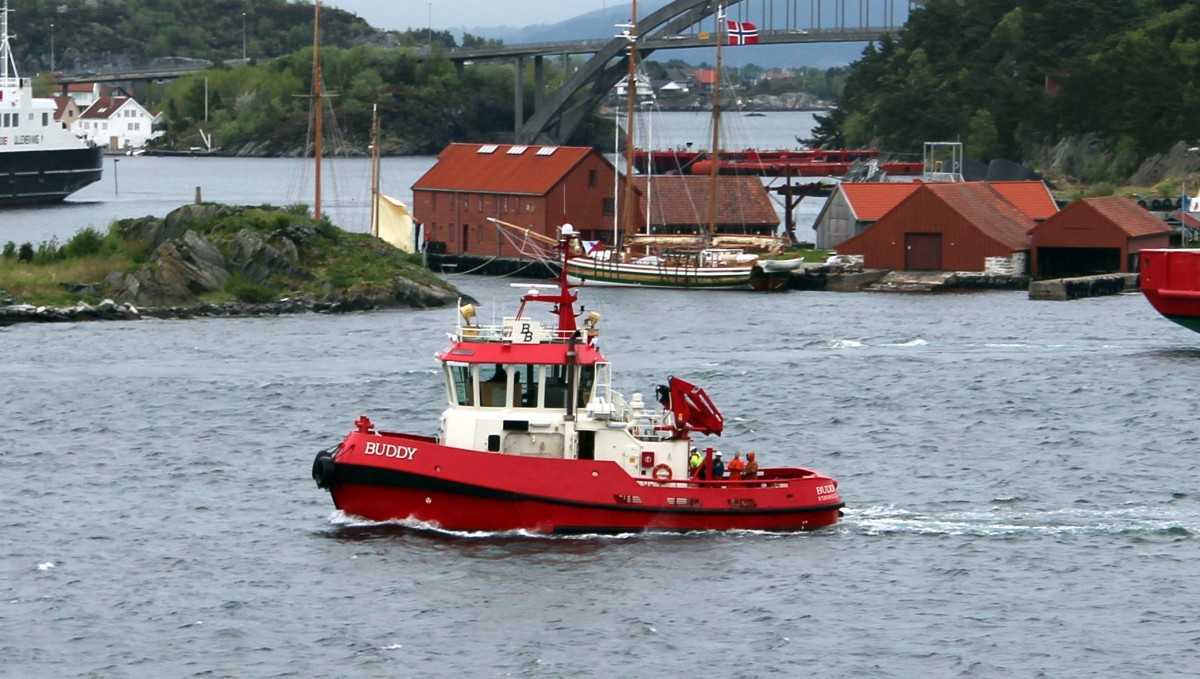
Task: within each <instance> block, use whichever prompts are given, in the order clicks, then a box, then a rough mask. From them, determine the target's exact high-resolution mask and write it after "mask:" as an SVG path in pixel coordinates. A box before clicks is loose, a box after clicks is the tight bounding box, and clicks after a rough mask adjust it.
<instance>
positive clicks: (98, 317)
mask: <svg viewBox="0 0 1200 679" xmlns="http://www.w3.org/2000/svg"><path fill="white" fill-rule="evenodd" d="M462 299H463V300H464V301H467V302H471V303H474V302H475V300H473V299H471V298H470V297H469V296H467V295H463V297H462ZM0 302H2V303H0V327H6V326H10V325H16V324H18V323H78V322H82V321H139V320H142V319H159V320H185V319H192V318H243V317H253V316H284V315H290V314H304V313H317V314H333V313H349V312H353V311H375V310H382V309H413V308H425V307H423V306H421V305H413V304H410V303H382V302H381V301H380V300H378V299H373V298H368V297H349V298H347V299H343V300H339V301H337V302H324V301H318V300H312V299H304V298H295V299H281V300H279V301H278V302H267V303H263V304H249V303H243V302H233V303H229V304H198V305H194V306H160V307H145V308H138V307H137V306H134V305H133V304H130V303H129V302H114V301H113V300H111V299H106V300H104V301H103V302H101V303H99V304H96V305H91V304H88V303H87V302H82V301H81V302H78V303H76V304H75V306H69V307H51V306H34V305H32V304H20V303H16V302H15V301H14V300H12V299H4V295H3V293H0ZM437 306H441V305H440V304H439V305H437Z"/></svg>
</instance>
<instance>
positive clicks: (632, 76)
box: [621, 0, 638, 238]
mask: <svg viewBox="0 0 1200 679" xmlns="http://www.w3.org/2000/svg"><path fill="white" fill-rule="evenodd" d="M632 12H633V18H632V19H631V20H630V22H629V29H628V30H629V33H628V39H629V73H628V75H627V76H626V86H625V91H626V93H627V94H628V95H629V101H628V104H627V106H628V110H627V111H626V118H625V201H624V203H625V204H624V205H622V206H621V212H622V214H623V215H624V220H623V222H622V231H623V232H624V236H625V238H628V237H629V235H630V234H631V233H633V232H634V228H633V217H634V205H633V141H634V139H633V137H634V133H633V110H634V109H635V108H637V40H638V36H637V20H638V8H637V0H633V10H632Z"/></svg>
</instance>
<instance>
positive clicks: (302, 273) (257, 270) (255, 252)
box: [229, 229, 315, 283]
mask: <svg viewBox="0 0 1200 679" xmlns="http://www.w3.org/2000/svg"><path fill="white" fill-rule="evenodd" d="M272 240H274V241H276V244H275V245H274V246H273V245H271V244H269V243H267V241H265V240H263V238H262V236H260V235H259V234H257V233H255V232H253V231H249V230H246V229H242V230H241V231H239V232H238V233H237V235H236V236H234V237H233V240H232V241H230V243H229V250H230V252H229V263H230V264H232V265H233V266H234V267H236V268H237V269H238V271H240V272H241V274H242V276H243V277H244V278H245V279H246V280H248V281H251V282H252V283H264V282H266V280H267V279H268V278H270V277H271V276H272V275H273V274H281V275H284V276H288V277H289V278H299V279H303V280H312V279H313V278H315V276H313V274H312V272H310V271H308V270H307V269H305V268H303V267H301V266H298V265H297V263H296V262H297V260H298V258H299V255H298V252H297V250H296V244H295V243H294V242H293V241H292V240H290V239H288V238H283V237H280V238H273V239H272Z"/></svg>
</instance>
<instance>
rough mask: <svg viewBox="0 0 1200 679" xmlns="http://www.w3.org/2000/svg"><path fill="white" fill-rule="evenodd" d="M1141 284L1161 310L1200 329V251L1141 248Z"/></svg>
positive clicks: (1196, 329) (1151, 300) (1187, 326)
mask: <svg viewBox="0 0 1200 679" xmlns="http://www.w3.org/2000/svg"><path fill="white" fill-rule="evenodd" d="M1138 258H1139V259H1140V260H1141V262H1140V263H1139V266H1138V271H1139V272H1140V273H1139V274H1138V287H1140V288H1141V289H1142V294H1143V295H1145V297H1146V301H1148V302H1150V305H1151V306H1153V307H1154V308H1155V309H1156V310H1157V311H1158V313H1160V314H1162V315H1163V316H1166V317H1167V318H1169V319H1171V320H1172V321H1175V322H1176V323H1178V324H1179V325H1182V326H1183V327H1185V328H1187V329H1188V330H1191V331H1193V332H1200V250H1193V249H1182V250H1150V249H1147V250H1142V251H1141V252H1139V253H1138Z"/></svg>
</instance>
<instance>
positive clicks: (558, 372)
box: [546, 365, 567, 408]
mask: <svg viewBox="0 0 1200 679" xmlns="http://www.w3.org/2000/svg"><path fill="white" fill-rule="evenodd" d="M546 407H547V408H566V407H567V366H565V365H548V366H546Z"/></svg>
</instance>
